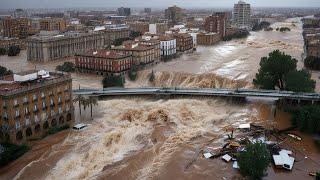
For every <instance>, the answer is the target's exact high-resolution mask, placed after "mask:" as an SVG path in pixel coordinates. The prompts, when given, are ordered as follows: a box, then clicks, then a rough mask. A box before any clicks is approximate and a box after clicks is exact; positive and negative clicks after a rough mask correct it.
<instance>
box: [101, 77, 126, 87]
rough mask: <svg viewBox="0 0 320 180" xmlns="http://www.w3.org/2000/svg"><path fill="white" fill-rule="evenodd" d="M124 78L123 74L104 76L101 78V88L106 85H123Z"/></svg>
mask: <svg viewBox="0 0 320 180" xmlns="http://www.w3.org/2000/svg"><path fill="white" fill-rule="evenodd" d="M124 82H125V79H124V77H123V76H121V75H119V76H106V77H105V78H104V79H103V80H102V85H103V88H108V87H123V86H124Z"/></svg>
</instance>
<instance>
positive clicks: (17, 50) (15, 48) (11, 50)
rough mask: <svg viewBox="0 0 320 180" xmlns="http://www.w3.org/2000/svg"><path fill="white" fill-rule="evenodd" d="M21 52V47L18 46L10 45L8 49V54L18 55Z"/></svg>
mask: <svg viewBox="0 0 320 180" xmlns="http://www.w3.org/2000/svg"><path fill="white" fill-rule="evenodd" d="M18 54H20V48H19V47H18V46H10V47H9V50H8V56H17V55H18Z"/></svg>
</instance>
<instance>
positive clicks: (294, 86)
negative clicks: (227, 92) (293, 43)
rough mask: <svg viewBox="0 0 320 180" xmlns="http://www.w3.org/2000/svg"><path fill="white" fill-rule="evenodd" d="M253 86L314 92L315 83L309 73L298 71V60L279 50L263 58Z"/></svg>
mask: <svg viewBox="0 0 320 180" xmlns="http://www.w3.org/2000/svg"><path fill="white" fill-rule="evenodd" d="M253 84H254V85H255V86H257V87H259V88H262V89H280V90H289V91H290V90H291V91H297V92H312V91H313V90H314V88H315V81H313V80H311V76H310V74H309V73H308V72H307V71H297V60H296V59H294V58H292V57H291V56H290V55H287V54H285V53H283V52H280V51H279V50H275V51H273V52H271V53H270V54H269V56H268V57H262V58H261V61H260V69H259V71H258V73H257V74H256V77H255V79H254V80H253Z"/></svg>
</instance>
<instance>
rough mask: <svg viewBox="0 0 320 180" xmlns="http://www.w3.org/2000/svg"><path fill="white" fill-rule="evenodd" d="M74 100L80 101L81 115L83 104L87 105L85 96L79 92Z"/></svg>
mask: <svg viewBox="0 0 320 180" xmlns="http://www.w3.org/2000/svg"><path fill="white" fill-rule="evenodd" d="M73 102H75V103H76V102H78V103H79V112H80V116H81V105H85V98H84V97H83V96H82V95H81V94H79V95H77V96H76V97H75V98H74V99H73ZM84 108H85V107H84Z"/></svg>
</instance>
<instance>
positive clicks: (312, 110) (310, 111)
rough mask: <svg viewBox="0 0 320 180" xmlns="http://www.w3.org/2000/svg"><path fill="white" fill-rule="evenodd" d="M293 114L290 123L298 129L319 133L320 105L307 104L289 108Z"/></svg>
mask: <svg viewBox="0 0 320 180" xmlns="http://www.w3.org/2000/svg"><path fill="white" fill-rule="evenodd" d="M290 111H291V113H292V114H293V118H292V125H293V126H297V127H298V128H299V130H300V131H302V132H308V133H320V106H319V105H307V106H302V107H299V108H298V109H295V110H292V109H291V110H290Z"/></svg>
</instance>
